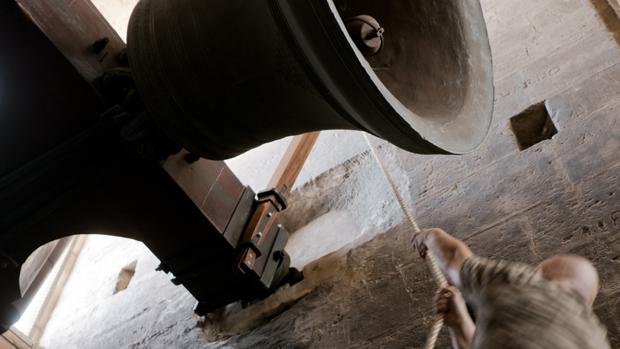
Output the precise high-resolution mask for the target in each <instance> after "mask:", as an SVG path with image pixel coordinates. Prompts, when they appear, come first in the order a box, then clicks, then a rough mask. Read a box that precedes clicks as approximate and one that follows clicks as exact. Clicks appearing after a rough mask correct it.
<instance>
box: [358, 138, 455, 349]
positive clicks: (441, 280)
mask: <svg viewBox="0 0 620 349" xmlns="http://www.w3.org/2000/svg"><path fill="white" fill-rule="evenodd" d="M364 138H365V139H366V143H368V147H369V148H370V152H371V153H372V155H373V156H374V158H375V161H376V162H377V164H378V165H379V168H381V171H382V172H383V176H384V177H385V179H386V180H387V182H388V184H389V185H390V187H391V188H392V192H393V193H394V196H395V197H396V201H398V204H399V205H400V208H401V209H402V210H403V212H404V213H405V216H407V219H409V222H410V223H411V227H412V228H413V232H414V233H421V232H422V230H421V229H420V227H419V226H418V222H417V221H416V218H415V215H414V214H413V211H411V209H410V208H409V206H407V204H406V202H405V199H404V198H403V196H402V195H401V194H400V191H399V190H398V187H396V182H395V181H394V179H393V178H392V176H391V175H390V173H389V172H388V171H387V169H386V168H385V165H384V164H383V162H382V161H381V158H379V153H378V152H377V149H376V147H375V146H374V144H372V142H371V140H370V138H369V137H368V135H367V134H366V133H364ZM425 260H426V264H427V266H428V269H429V270H430V271H431V274H432V275H433V279H435V282H436V283H437V286H438V287H439V288H446V287H448V281H447V280H446V276H445V275H444V274H443V272H442V271H441V269H440V268H439V264H438V263H437V259H436V258H435V256H434V255H433V254H432V253H431V252H430V251H428V252H427V253H426V258H425ZM442 327H443V317H441V316H437V318H436V319H435V321H434V322H433V325H432V327H431V329H430V331H429V334H428V336H427V338H426V343H425V344H424V349H433V348H434V347H435V343H437V337H438V336H439V332H440V331H441V328H442Z"/></svg>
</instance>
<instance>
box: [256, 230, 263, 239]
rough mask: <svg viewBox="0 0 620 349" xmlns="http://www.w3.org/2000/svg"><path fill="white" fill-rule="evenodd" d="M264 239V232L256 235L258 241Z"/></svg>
mask: <svg viewBox="0 0 620 349" xmlns="http://www.w3.org/2000/svg"><path fill="white" fill-rule="evenodd" d="M262 237H263V232H262V231H259V232H258V233H256V238H257V239H260V238H262Z"/></svg>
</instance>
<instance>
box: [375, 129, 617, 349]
mask: <svg viewBox="0 0 620 349" xmlns="http://www.w3.org/2000/svg"><path fill="white" fill-rule="evenodd" d="M364 137H365V138H366V142H367V143H368V146H369V148H370V150H371V152H372V154H373V156H374V158H375V160H376V161H377V164H378V165H379V168H380V169H381V171H382V172H383V175H384V176H385V179H386V180H387V182H388V184H389V185H390V188H391V189H392V192H393V193H394V196H395V197H396V199H397V201H398V203H399V205H400V207H401V209H402V210H403V212H404V214H405V216H406V217H407V218H408V220H409V222H410V223H411V227H412V229H413V233H414V236H413V244H414V247H415V248H416V249H417V250H418V252H419V253H420V255H421V256H422V257H423V258H426V260H427V263H428V266H429V269H430V271H431V273H432V274H433V278H434V279H435V282H436V283H437V284H438V285H439V287H440V290H439V292H438V294H437V299H436V305H437V312H438V314H439V315H440V318H439V319H438V320H437V321H436V322H435V323H434V324H433V327H432V328H431V331H430V333H429V336H428V338H427V341H426V343H425V345H424V349H432V348H434V347H435V343H436V340H437V336H438V334H439V331H440V330H441V327H442V325H444V324H445V325H446V326H447V327H448V328H449V330H450V337H451V338H452V346H453V348H454V349H610V346H609V342H608V341H607V331H606V330H605V328H604V327H603V326H602V325H601V323H600V322H599V320H598V318H597V317H596V315H594V312H593V311H592V304H593V303H594V299H595V298H596V295H597V293H598V287H599V279H598V273H597V272H596V269H595V268H594V266H593V265H592V263H590V261H588V260H587V259H585V258H582V257H578V256H555V257H551V258H549V259H547V260H545V261H543V262H542V263H540V264H539V265H538V266H537V267H531V266H528V265H525V264H520V263H510V262H505V261H493V260H490V259H485V258H482V257H478V256H475V255H474V254H473V253H472V252H471V250H470V249H469V247H468V246H467V245H466V244H465V243H463V242H462V241H460V240H458V239H456V238H454V237H452V236H450V235H449V234H448V233H446V232H445V231H443V230H441V229H425V230H422V229H420V227H419V226H418V223H417V222H416V219H415V215H414V214H413V212H412V211H411V209H409V207H408V206H407V204H406V201H405V200H404V198H403V197H402V195H401V194H400V192H399V191H398V188H397V186H396V184H395V182H394V179H393V178H392V176H391V175H390V173H389V172H388V171H387V169H386V167H385V165H384V164H383V162H382V161H381V158H380V157H379V154H378V151H377V149H376V147H375V146H374V144H373V143H372V142H371V140H370V138H369V137H368V135H366V134H365V135H364ZM446 279H447V280H446ZM448 282H449V283H450V284H451V285H453V286H447V285H448ZM459 290H460V291H459ZM463 297H464V298H465V299H466V300H467V302H468V303H469V304H470V305H471V306H472V307H473V309H474V313H475V315H476V321H475V322H474V321H473V319H472V318H471V317H470V315H469V312H468V310H467V306H466V305H465V300H464V298H463Z"/></svg>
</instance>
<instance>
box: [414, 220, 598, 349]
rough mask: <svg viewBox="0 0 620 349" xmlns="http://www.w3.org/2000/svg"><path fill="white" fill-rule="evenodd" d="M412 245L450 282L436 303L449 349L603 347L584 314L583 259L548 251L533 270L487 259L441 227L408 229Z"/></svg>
mask: <svg viewBox="0 0 620 349" xmlns="http://www.w3.org/2000/svg"><path fill="white" fill-rule="evenodd" d="M413 244H414V247H415V248H416V249H417V250H418V252H419V253H420V255H421V256H423V257H424V256H426V255H427V254H428V255H432V256H434V259H435V260H436V262H437V264H438V265H439V268H440V269H441V270H442V271H443V273H444V275H446V277H447V279H448V282H449V283H450V284H451V285H454V286H450V287H446V288H443V289H441V290H440V291H439V293H438V295H437V300H436V305H437V311H438V313H439V314H441V315H443V319H444V324H445V325H446V326H447V327H448V328H449V330H450V335H451V337H452V345H453V347H454V348H455V349H482V348H484V349H552V348H553V349H609V348H610V346H609V342H608V341H607V338H606V330H605V329H604V327H603V326H602V325H601V323H600V322H599V320H598V318H597V317H596V315H594V313H593V311H592V304H593V303H594V299H595V298H596V295H597V293H598V286H599V280H598V274H597V272H596V269H595V268H594V266H593V265H592V264H591V263H590V261H588V260H587V259H584V258H581V257H577V256H555V257H551V258H549V259H547V260H545V261H543V262H542V263H540V264H539V265H538V266H536V267H532V266H529V265H526V264H520V263H511V262H505V261H494V260H490V259H486V258H482V257H478V256H475V255H474V254H473V253H472V252H471V250H470V249H469V247H468V246H467V245H466V244H465V243H463V242H462V241H460V240H458V239H456V238H454V237H452V236H450V235H449V234H448V233H446V232H445V231H443V230H441V229H426V230H423V231H422V232H419V233H416V234H415V235H414V238H413ZM465 300H467V303H468V304H469V305H470V306H471V307H472V308H473V310H474V314H475V317H476V321H475V323H474V321H473V320H472V318H471V317H470V315H469V312H468V311H467V307H466V305H465Z"/></svg>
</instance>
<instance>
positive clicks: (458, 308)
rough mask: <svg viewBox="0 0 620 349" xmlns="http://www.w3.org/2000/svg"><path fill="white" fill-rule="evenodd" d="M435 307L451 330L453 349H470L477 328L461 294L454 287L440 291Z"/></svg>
mask: <svg viewBox="0 0 620 349" xmlns="http://www.w3.org/2000/svg"><path fill="white" fill-rule="evenodd" d="M435 306H436V308H437V314H439V315H441V316H443V321H444V323H445V325H446V326H447V327H448V328H449V329H450V335H451V337H452V343H453V347H454V348H459V349H468V348H470V346H471V342H472V339H473V337H474V332H475V330H476V326H475V325H474V322H473V321H472V319H471V317H470V316H469V312H468V311H467V306H466V305H465V300H464V299H463V296H461V292H459V290H458V289H457V288H456V287H452V286H450V287H446V288H444V289H441V290H439V291H438V292H437V296H436V297H435Z"/></svg>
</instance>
